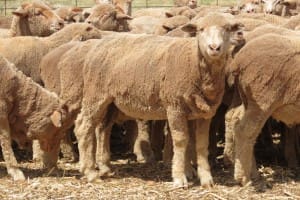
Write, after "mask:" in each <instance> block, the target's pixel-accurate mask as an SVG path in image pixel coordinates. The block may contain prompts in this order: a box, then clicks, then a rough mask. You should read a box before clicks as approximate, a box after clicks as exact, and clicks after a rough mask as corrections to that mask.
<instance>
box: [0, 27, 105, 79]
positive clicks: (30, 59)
mask: <svg viewBox="0 0 300 200" xmlns="http://www.w3.org/2000/svg"><path fill="white" fill-rule="evenodd" d="M90 38H101V33H100V31H99V30H98V29H97V28H95V27H94V26H92V25H89V24H84V23H75V24H70V25H68V26H67V27H65V28H64V29H62V30H60V31H58V32H56V33H54V34H53V35H51V36H48V37H45V38H38V37H14V38H5V39H0V44H1V45H0V53H1V54H2V55H3V56H5V57H6V58H7V59H8V60H9V61H11V62H13V63H14V64H15V65H16V67H17V68H18V69H20V70H21V71H22V72H23V73H24V74H25V75H27V76H29V77H31V78H32V79H33V80H34V81H35V82H37V83H39V84H42V82H41V79H40V72H39V63H40V61H41V59H42V57H43V56H44V55H45V54H46V53H48V52H49V51H50V50H51V49H53V48H55V47H58V46H60V45H62V44H64V43H67V42H69V41H71V40H87V39H90ZM14 47H16V48H14Z"/></svg>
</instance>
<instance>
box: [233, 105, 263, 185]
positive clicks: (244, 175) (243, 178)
mask: <svg viewBox="0 0 300 200" xmlns="http://www.w3.org/2000/svg"><path fill="white" fill-rule="evenodd" d="M241 106H243V105H241ZM237 109H240V107H238V108H237ZM267 119H268V115H267V114H266V113H263V111H262V110H260V109H259V108H257V107H255V106H252V107H251V106H248V108H247V109H246V110H245V112H244V113H242V115H241V116H240V118H239V120H236V121H235V124H234V127H233V135H234V143H235V147H234V148H235V168H234V178H235V180H236V181H237V182H238V183H241V184H242V185H246V184H247V183H248V182H249V181H250V176H251V175H252V176H253V175H254V174H255V171H256V168H255V167H256V166H255V165H256V163H255V157H254V154H253V150H254V144H255V141H256V138H257V136H258V135H259V133H260V130H261V129H262V127H263V125H264V124H265V122H266V120H267Z"/></svg>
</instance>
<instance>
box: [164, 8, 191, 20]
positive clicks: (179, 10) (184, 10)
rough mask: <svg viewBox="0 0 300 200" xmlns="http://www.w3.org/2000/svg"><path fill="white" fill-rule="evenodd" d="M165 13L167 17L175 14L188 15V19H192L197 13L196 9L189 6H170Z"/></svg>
mask: <svg viewBox="0 0 300 200" xmlns="http://www.w3.org/2000/svg"><path fill="white" fill-rule="evenodd" d="M165 14H166V16H167V17H174V16H176V15H183V16H186V17H188V18H189V19H192V18H194V17H195V16H196V15H197V13H196V11H194V10H193V9H191V8H189V7H188V6H182V7H174V8H171V9H170V10H169V11H167V12H166V13H165Z"/></svg>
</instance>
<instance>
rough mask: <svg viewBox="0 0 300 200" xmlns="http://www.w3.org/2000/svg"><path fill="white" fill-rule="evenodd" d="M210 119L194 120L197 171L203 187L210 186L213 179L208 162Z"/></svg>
mask: <svg viewBox="0 0 300 200" xmlns="http://www.w3.org/2000/svg"><path fill="white" fill-rule="evenodd" d="M210 122H211V119H205V120H201V119H199V120H196V152H197V165H198V166H197V171H198V176H199V178H200V181H201V185H202V186H203V187H211V186H212V185H213V179H212V176H211V173H210V166H209V162H208V145H209V126H210Z"/></svg>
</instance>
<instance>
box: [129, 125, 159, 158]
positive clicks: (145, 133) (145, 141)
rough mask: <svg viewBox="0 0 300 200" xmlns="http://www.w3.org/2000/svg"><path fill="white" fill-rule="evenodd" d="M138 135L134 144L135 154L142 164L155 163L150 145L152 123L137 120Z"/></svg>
mask: <svg viewBox="0 0 300 200" xmlns="http://www.w3.org/2000/svg"><path fill="white" fill-rule="evenodd" d="M136 123H137V127H138V134H137V137H136V140H135V142H134V147H133V152H134V154H135V155H136V157H137V161H138V162H140V163H152V162H154V161H155V158H154V153H153V151H152V148H151V144H150V121H144V120H136Z"/></svg>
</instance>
